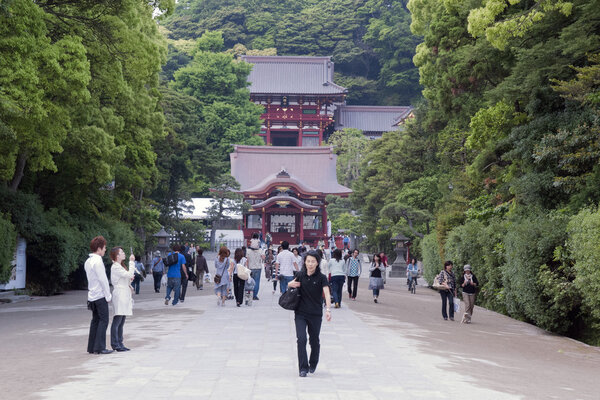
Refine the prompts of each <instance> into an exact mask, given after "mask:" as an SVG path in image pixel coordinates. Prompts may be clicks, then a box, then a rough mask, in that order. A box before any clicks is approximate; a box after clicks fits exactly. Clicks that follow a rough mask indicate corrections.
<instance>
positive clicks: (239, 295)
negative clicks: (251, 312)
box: [233, 274, 246, 304]
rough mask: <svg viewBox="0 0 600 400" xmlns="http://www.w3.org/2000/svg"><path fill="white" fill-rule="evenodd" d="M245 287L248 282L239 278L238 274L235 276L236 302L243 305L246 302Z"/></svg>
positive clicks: (234, 292)
mask: <svg viewBox="0 0 600 400" xmlns="http://www.w3.org/2000/svg"><path fill="white" fill-rule="evenodd" d="M245 285H246V281H244V280H242V279H240V278H238V276H237V274H233V295H234V296H235V301H236V303H238V304H242V303H243V302H244V286H245Z"/></svg>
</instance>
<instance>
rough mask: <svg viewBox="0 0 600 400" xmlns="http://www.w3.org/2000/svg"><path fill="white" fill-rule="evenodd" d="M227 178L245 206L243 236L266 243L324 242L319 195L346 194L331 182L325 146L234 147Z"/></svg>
mask: <svg viewBox="0 0 600 400" xmlns="http://www.w3.org/2000/svg"><path fill="white" fill-rule="evenodd" d="M230 159H231V175H233V176H234V177H235V179H236V180H237V181H238V182H239V183H240V185H241V187H240V189H239V191H240V193H243V195H244V201H245V202H246V203H247V205H248V211H246V212H244V216H243V231H244V238H246V239H249V238H250V237H251V236H252V234H253V233H255V232H256V233H260V232H262V234H263V238H265V237H266V234H267V233H270V234H271V236H272V239H273V240H272V243H274V244H279V243H281V242H282V241H284V240H287V241H288V242H289V243H290V244H297V243H300V242H307V243H310V244H312V245H315V246H316V245H317V244H318V242H319V241H320V240H323V241H324V242H325V243H326V242H327V240H326V239H327V238H328V237H329V235H330V233H328V229H327V208H326V206H327V202H326V201H325V196H327V195H328V194H334V195H339V196H348V195H349V194H350V193H351V192H352V190H350V189H348V188H347V187H345V186H342V185H340V184H339V183H338V182H337V177H336V159H337V156H336V155H335V154H333V148H332V147H328V146H317V147H312V146H310V147H309V146H301V147H293V146H286V147H277V146H240V145H236V146H234V151H233V153H231V154H230Z"/></svg>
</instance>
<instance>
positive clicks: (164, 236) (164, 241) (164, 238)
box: [153, 228, 171, 253]
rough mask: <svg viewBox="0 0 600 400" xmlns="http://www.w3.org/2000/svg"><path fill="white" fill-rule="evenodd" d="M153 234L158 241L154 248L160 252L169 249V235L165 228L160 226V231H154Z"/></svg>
mask: <svg viewBox="0 0 600 400" xmlns="http://www.w3.org/2000/svg"><path fill="white" fill-rule="evenodd" d="M153 236H154V237H155V238H157V240H158V243H157V244H156V250H158V251H160V252H161V253H165V252H166V251H167V250H169V246H170V245H171V241H170V237H171V235H169V234H168V233H167V231H165V228H160V231H159V232H158V233H155V234H154V235H153Z"/></svg>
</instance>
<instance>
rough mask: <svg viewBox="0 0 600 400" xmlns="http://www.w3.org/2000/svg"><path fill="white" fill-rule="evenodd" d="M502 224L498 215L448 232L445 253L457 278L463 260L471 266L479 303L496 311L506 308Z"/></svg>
mask: <svg viewBox="0 0 600 400" xmlns="http://www.w3.org/2000/svg"><path fill="white" fill-rule="evenodd" d="M503 238H504V226H503V222H502V220H501V219H499V218H492V219H490V220H489V221H488V223H487V224H485V223H483V222H481V221H477V220H472V221H469V222H467V223H465V224H464V225H461V226H458V227H456V228H454V229H453V230H452V231H450V232H449V233H448V236H447V239H446V243H445V246H444V249H445V256H446V258H447V259H448V260H452V261H453V262H454V265H455V274H456V276H457V278H458V276H459V275H460V274H462V267H463V265H464V264H470V265H471V266H472V267H473V273H474V274H475V275H476V276H477V279H478V281H479V292H478V296H477V302H478V304H481V305H484V306H485V307H488V308H490V309H493V310H495V311H498V312H506V308H505V306H504V301H503V297H504V293H503V287H502V271H501V266H502V264H503V263H504V256H503V247H504V246H503V243H502V240H503Z"/></svg>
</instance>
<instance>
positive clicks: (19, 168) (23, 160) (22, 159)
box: [10, 153, 27, 192]
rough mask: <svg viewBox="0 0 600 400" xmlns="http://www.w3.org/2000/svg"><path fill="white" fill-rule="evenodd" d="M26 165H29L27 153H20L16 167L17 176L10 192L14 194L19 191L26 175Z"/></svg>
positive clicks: (11, 183)
mask: <svg viewBox="0 0 600 400" xmlns="http://www.w3.org/2000/svg"><path fill="white" fill-rule="evenodd" d="M25 164H27V156H26V155H25V153H19V155H18V157H17V165H16V166H15V174H14V175H13V179H12V181H11V182H10V190H11V191H13V192H16V191H17V189H18V187H19V185H20V184H21V181H22V180H23V176H24V175H25Z"/></svg>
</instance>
